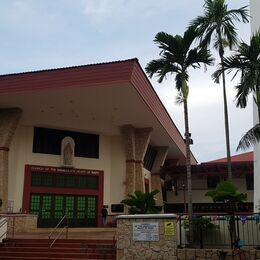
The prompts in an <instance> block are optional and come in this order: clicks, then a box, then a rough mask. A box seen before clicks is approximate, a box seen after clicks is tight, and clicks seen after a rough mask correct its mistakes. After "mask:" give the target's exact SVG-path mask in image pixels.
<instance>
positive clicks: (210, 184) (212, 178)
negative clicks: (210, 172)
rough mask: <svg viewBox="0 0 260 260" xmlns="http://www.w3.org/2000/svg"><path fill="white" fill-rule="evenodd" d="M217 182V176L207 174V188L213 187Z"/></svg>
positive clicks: (218, 178)
mask: <svg viewBox="0 0 260 260" xmlns="http://www.w3.org/2000/svg"><path fill="white" fill-rule="evenodd" d="M219 182H220V177H219V176H208V177H207V183H208V189H215V188H216V187H217V185H218V183H219Z"/></svg>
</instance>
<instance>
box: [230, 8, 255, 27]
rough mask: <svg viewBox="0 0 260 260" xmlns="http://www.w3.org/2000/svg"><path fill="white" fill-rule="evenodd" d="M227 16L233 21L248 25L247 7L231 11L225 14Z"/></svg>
mask: <svg viewBox="0 0 260 260" xmlns="http://www.w3.org/2000/svg"><path fill="white" fill-rule="evenodd" d="M227 15H228V16H230V17H231V18H232V19H233V20H235V21H237V22H241V21H242V22H243V23H249V17H250V15H249V11H248V6H247V5H246V6H243V7H241V8H239V9H231V10H229V11H228V12H227Z"/></svg>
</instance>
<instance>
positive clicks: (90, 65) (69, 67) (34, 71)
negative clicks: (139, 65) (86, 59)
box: [0, 58, 138, 77]
mask: <svg viewBox="0 0 260 260" xmlns="http://www.w3.org/2000/svg"><path fill="white" fill-rule="evenodd" d="M135 61H136V62H138V59H137V58H132V59H127V60H118V61H109V62H100V63H92V64H84V65H75V66H68V67H60V68H52V69H42V70H33V71H24V72H17V73H9V74H0V77H6V76H14V75H23V74H29V73H38V72H50V71H56V70H70V69H77V68H86V67H92V66H99V65H109V64H114V63H125V62H135Z"/></svg>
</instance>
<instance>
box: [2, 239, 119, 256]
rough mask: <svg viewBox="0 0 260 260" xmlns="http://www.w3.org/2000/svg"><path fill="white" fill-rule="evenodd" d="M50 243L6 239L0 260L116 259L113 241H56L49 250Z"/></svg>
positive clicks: (44, 240) (42, 240)
mask: <svg viewBox="0 0 260 260" xmlns="http://www.w3.org/2000/svg"><path fill="white" fill-rule="evenodd" d="M52 241H53V240H49V239H25V238H20V239H6V240H5V241H4V242H3V244H2V246H1V247H0V259H1V260H4V259H8V260H18V259H19V260H33V259H35V260H36V259H37V260H47V259H49V260H61V259H63V260H80V259H81V260H82V259H116V249H115V241H114V240H107V239H106V240H102V239H96V240H95V239H58V240H57V241H56V242H55V244H54V245H53V246H52V248H50V247H49V246H50V244H51V242H52Z"/></svg>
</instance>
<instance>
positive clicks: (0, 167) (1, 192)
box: [0, 108, 22, 212]
mask: <svg viewBox="0 0 260 260" xmlns="http://www.w3.org/2000/svg"><path fill="white" fill-rule="evenodd" d="M21 115H22V110H21V109H19V108H8V109H0V198H1V199H2V201H3V205H2V207H1V208H0V212H6V211H7V207H8V151H9V147H10V144H11V141H12V138H13V135H14V133H15V130H16V128H17V126H18V123H19V120H20V118H21Z"/></svg>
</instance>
